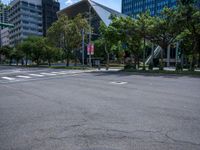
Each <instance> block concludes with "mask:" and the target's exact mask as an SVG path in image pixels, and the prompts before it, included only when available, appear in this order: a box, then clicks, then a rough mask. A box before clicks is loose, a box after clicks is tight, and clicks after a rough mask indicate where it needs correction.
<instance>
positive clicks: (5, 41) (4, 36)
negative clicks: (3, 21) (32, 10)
mask: <svg viewBox="0 0 200 150" xmlns="http://www.w3.org/2000/svg"><path fill="white" fill-rule="evenodd" d="M0 35H1V36H0V37H1V46H7V45H10V38H9V28H4V29H1V31H0Z"/></svg>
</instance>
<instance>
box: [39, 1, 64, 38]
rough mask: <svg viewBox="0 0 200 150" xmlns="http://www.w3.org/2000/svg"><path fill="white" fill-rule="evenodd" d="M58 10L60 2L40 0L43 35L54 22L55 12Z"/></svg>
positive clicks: (55, 18)
mask: <svg viewBox="0 0 200 150" xmlns="http://www.w3.org/2000/svg"><path fill="white" fill-rule="evenodd" d="M59 10H60V3H59V2H58V0H42V12H43V35H44V36H46V33H47V30H48V28H49V27H50V26H51V25H52V23H53V22H55V21H56V20H57V19H58V18H57V14H56V13H57V12H58V11H59Z"/></svg>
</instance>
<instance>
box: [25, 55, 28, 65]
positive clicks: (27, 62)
mask: <svg viewBox="0 0 200 150" xmlns="http://www.w3.org/2000/svg"><path fill="white" fill-rule="evenodd" d="M25 59H26V60H25V61H26V67H27V65H28V57H27V55H26V58H25Z"/></svg>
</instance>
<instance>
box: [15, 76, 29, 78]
mask: <svg viewBox="0 0 200 150" xmlns="http://www.w3.org/2000/svg"><path fill="white" fill-rule="evenodd" d="M17 77H18V78H24V79H30V78H31V77H29V76H17Z"/></svg>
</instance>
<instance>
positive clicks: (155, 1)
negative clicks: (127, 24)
mask: <svg viewBox="0 0 200 150" xmlns="http://www.w3.org/2000/svg"><path fill="white" fill-rule="evenodd" d="M176 5H177V0H122V13H123V14H126V15H129V16H133V17H136V16H137V15H138V14H139V13H141V12H144V11H146V10H150V14H151V15H152V16H154V15H159V14H160V12H161V11H162V10H163V8H164V7H165V6H167V7H170V8H172V7H176Z"/></svg>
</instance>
